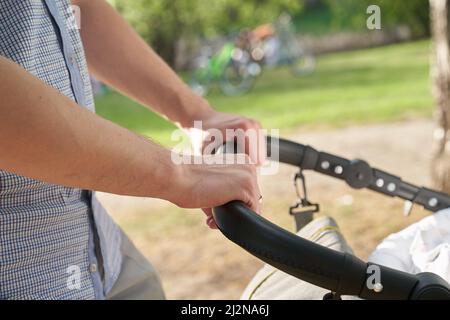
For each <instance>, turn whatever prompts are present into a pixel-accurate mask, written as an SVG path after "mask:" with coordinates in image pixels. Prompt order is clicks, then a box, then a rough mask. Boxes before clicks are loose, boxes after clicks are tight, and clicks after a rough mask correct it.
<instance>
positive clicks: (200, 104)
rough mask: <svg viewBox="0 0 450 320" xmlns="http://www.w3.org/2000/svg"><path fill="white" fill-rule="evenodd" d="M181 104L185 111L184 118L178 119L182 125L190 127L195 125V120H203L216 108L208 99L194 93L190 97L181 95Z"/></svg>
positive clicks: (186, 127)
mask: <svg viewBox="0 0 450 320" xmlns="http://www.w3.org/2000/svg"><path fill="white" fill-rule="evenodd" d="M180 105H181V106H182V110H183V111H184V112H182V113H183V116H182V119H180V121H178V123H179V124H180V126H181V127H182V128H185V129H190V128H192V127H193V126H194V122H195V121H203V120H206V119H208V118H209V117H211V116H212V115H213V114H214V112H215V111H214V109H213V108H212V107H211V106H210V105H209V103H208V101H206V100H205V99H204V98H202V97H199V96H197V95H195V94H194V93H192V96H190V97H186V96H184V97H180Z"/></svg>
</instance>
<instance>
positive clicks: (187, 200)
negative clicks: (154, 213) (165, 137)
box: [172, 155, 261, 229]
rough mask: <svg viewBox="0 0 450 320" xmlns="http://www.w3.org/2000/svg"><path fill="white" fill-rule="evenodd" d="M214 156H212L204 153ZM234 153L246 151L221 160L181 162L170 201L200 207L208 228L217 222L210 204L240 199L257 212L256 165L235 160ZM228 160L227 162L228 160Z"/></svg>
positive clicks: (218, 204) (245, 157) (246, 161)
mask: <svg viewBox="0 0 450 320" xmlns="http://www.w3.org/2000/svg"><path fill="white" fill-rule="evenodd" d="M207 157H215V156H205V157H204V159H206V158H207ZM237 157H241V158H240V159H242V158H244V159H245V163H250V160H249V158H248V157H247V156H246V155H227V156H226V157H225V158H226V161H225V162H224V163H225V164H201V165H198V164H185V165H180V171H179V172H180V173H179V177H180V180H179V182H178V183H177V188H176V190H175V194H174V197H175V198H174V200H172V202H173V203H175V204H176V205H178V206H180V207H182V208H203V211H204V212H205V213H206V215H207V224H208V226H209V227H210V228H212V229H216V228H217V226H216V224H215V222H214V219H213V217H212V209H211V208H214V207H217V206H220V205H223V204H226V203H228V202H230V201H233V200H240V201H242V202H244V203H245V204H246V205H247V206H248V207H249V208H250V209H252V210H253V211H255V212H257V213H260V198H261V193H260V190H259V187H258V183H257V173H256V166H255V165H252V164H236V163H241V162H237V161H236V159H237ZM230 163H231V164H230Z"/></svg>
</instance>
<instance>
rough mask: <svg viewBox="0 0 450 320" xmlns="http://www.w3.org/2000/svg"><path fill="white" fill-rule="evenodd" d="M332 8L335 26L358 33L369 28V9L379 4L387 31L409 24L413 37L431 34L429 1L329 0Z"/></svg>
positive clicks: (328, 2)
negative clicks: (367, 20)
mask: <svg viewBox="0 0 450 320" xmlns="http://www.w3.org/2000/svg"><path fill="white" fill-rule="evenodd" d="M326 3H327V4H328V6H329V7H330V9H331V11H332V14H333V17H334V24H335V25H336V26H337V27H340V28H342V27H347V28H352V29H356V30H358V31H359V30H364V29H365V28H366V19H367V14H366V9H367V7H368V6H370V5H373V4H376V5H378V6H379V7H380V9H381V16H382V26H383V28H384V29H389V28H392V27H396V26H398V25H406V26H408V27H409V29H410V30H411V33H412V35H413V36H414V37H423V36H426V35H428V34H429V29H430V22H429V3H428V1H426V0H408V1H405V0H376V1H374V0H326Z"/></svg>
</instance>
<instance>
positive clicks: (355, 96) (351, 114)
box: [96, 0, 439, 299]
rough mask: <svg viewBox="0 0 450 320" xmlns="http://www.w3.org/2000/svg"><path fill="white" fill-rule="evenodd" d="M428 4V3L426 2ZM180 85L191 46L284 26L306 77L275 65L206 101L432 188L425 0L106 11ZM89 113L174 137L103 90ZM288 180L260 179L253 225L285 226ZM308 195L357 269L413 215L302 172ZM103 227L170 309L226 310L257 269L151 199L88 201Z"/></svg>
mask: <svg viewBox="0 0 450 320" xmlns="http://www.w3.org/2000/svg"><path fill="white" fill-rule="evenodd" d="M438 1H439V0H438ZM110 3H111V4H113V5H114V6H115V7H116V8H117V9H118V10H119V11H120V12H121V13H123V15H124V16H125V18H126V19H127V20H128V21H129V22H130V23H131V24H132V25H133V26H134V27H135V28H136V30H137V31H138V32H139V33H140V34H141V35H142V36H143V37H144V39H145V40H146V41H148V43H149V44H151V45H152V47H153V48H154V49H155V50H156V51H157V52H158V53H159V54H161V56H162V57H163V58H164V59H165V60H166V61H167V63H169V64H170V65H171V66H172V67H173V68H174V69H176V71H177V72H179V74H180V76H182V77H183V78H184V79H186V80H188V79H189V74H190V64H189V62H190V61H191V60H192V59H193V58H194V57H195V55H196V54H197V53H198V51H199V50H200V48H201V47H202V45H204V43H209V42H214V41H216V42H219V43H220V41H221V39H224V38H226V37H230V36H233V35H236V34H237V33H238V32H239V30H241V29H242V28H253V27H256V26H257V25H259V24H261V23H270V22H273V21H274V20H275V19H276V18H277V17H278V16H279V15H280V14H281V13H283V12H287V13H289V14H290V15H291V16H292V17H293V21H294V25H295V31H296V35H297V37H298V38H299V39H301V40H302V41H303V43H305V45H306V46H308V47H309V48H310V49H311V50H312V51H313V52H314V53H315V54H316V55H317V67H316V70H315V71H314V73H313V74H311V75H309V76H307V77H294V76H293V75H292V73H291V72H290V71H289V70H288V68H287V67H280V68H275V69H272V70H265V71H264V72H263V74H262V75H261V77H259V78H258V80H257V82H256V84H255V86H254V88H253V89H252V90H251V91H250V92H248V93H247V94H245V95H241V96H236V97H228V96H224V95H223V94H222V93H221V92H220V91H219V90H213V91H212V92H211V93H210V94H209V95H208V96H207V99H208V101H209V102H210V103H211V104H212V105H213V106H215V108H217V109H218V110H220V111H224V112H232V113H238V114H242V115H245V116H248V117H253V118H256V119H258V120H259V121H260V122H261V123H262V125H263V126H264V127H265V128H267V129H279V130H280V134H281V136H283V137H286V138H289V139H292V140H295V141H298V142H300V143H305V144H311V145H312V146H314V147H315V148H317V149H319V150H324V151H327V152H332V153H336V154H338V155H342V156H345V157H348V158H362V159H365V160H367V161H369V163H370V164H372V165H373V166H376V167H379V168H381V169H384V170H386V171H388V172H391V173H394V174H396V175H399V176H401V177H402V178H403V179H404V180H406V181H408V182H412V183H415V184H419V185H426V186H433V181H432V179H431V176H432V175H431V174H430V173H431V172H432V171H433V170H432V167H433V165H432V164H433V159H434V157H435V154H434V153H433V152H434V151H433V150H434V149H433V145H434V144H435V141H434V136H433V133H434V132H435V129H436V127H439V123H437V122H436V121H437V120H439V119H437V120H436V116H435V117H433V115H436V112H435V110H437V109H438V108H439V104H438V106H436V103H435V99H433V94H432V92H433V90H432V88H433V81H432V77H430V66H431V65H432V63H433V46H432V40H431V28H430V4H429V2H428V0H409V1H402V0H370V1H366V0H278V1H277V0H265V1H257V0H245V1H242V0H210V1H204V0H171V1H169V0H133V1H131V0H110ZM371 4H376V5H378V6H379V7H380V9H381V26H382V28H381V30H369V29H368V28H367V25H366V20H367V18H368V16H369V15H368V14H367V12H366V9H367V7H368V6H369V5H371ZM96 107H97V111H98V113H99V114H100V115H101V116H103V117H105V118H107V119H110V120H112V121H114V122H116V123H118V124H120V125H122V126H124V127H126V128H128V129H130V130H133V131H135V132H137V133H140V134H142V135H144V136H147V137H149V138H151V139H153V140H155V141H157V142H159V143H161V144H163V145H165V146H168V147H170V146H172V145H173V144H174V142H173V141H171V139H170V137H171V133H172V131H173V130H174V129H175V127H174V126H173V125H172V124H170V123H168V122H167V121H165V120H164V119H162V118H160V117H159V116H158V115H156V114H154V113H152V112H150V111H148V110H147V109H145V108H144V107H142V106H140V105H139V104H137V103H136V102H133V101H131V100H129V99H128V98H126V97H123V96H122V95H121V94H120V93H117V92H114V91H113V90H111V89H108V90H106V91H104V92H103V93H101V94H99V95H98V96H97V98H96ZM294 173H295V170H294V169H292V168H287V167H284V166H283V167H281V169H280V172H279V174H278V175H277V176H275V177H270V176H266V177H261V188H262V191H263V195H264V207H263V214H264V216H266V217H267V218H269V219H270V220H272V221H274V222H275V223H277V224H280V225H281V226H283V227H285V228H288V229H290V230H292V229H293V221H292V219H291V217H290V216H289V214H288V208H289V206H290V205H291V204H292V203H293V201H294V200H295V191H294V189H293V187H292V181H291V179H292V176H293V174H294ZM307 183H308V186H309V195H310V198H311V199H312V200H314V201H316V202H319V203H320V204H321V208H322V209H321V212H322V214H326V215H331V216H333V217H335V218H336V220H337V221H338V223H339V224H340V226H341V229H342V232H343V234H344V235H345V236H346V237H347V239H348V241H349V243H350V244H351V245H352V246H353V248H354V250H355V253H356V254H357V255H358V256H360V257H362V258H364V259H366V258H367V257H368V255H369V254H370V252H371V251H372V250H373V249H374V248H375V246H376V244H377V243H378V242H379V241H380V240H381V239H383V238H384V237H385V236H387V235H388V234H390V233H392V232H395V231H398V230H400V229H401V228H403V227H405V226H407V225H409V224H411V223H413V222H415V221H417V220H419V219H420V218H422V217H424V216H425V215H426V214H427V213H426V212H425V211H423V210H421V209H420V208H415V209H414V211H413V214H412V215H411V216H410V217H404V216H403V214H402V212H403V203H402V202H401V201H400V200H395V199H391V198H388V197H383V196H381V195H378V194H374V193H373V192H370V191H355V190H352V189H350V188H349V187H347V186H346V185H345V184H344V183H343V182H340V181H337V180H334V179H331V178H327V177H323V176H320V175H318V174H314V173H307ZM100 198H101V201H102V202H103V204H104V205H105V207H106V208H107V209H108V210H109V212H110V213H111V215H112V216H113V218H114V219H115V221H117V222H118V224H119V225H120V226H121V227H122V228H123V229H124V230H125V232H126V233H127V234H128V235H129V236H130V238H131V239H132V240H133V241H134V242H135V244H136V245H137V247H138V248H139V249H140V250H142V252H143V253H144V255H145V256H146V257H147V258H149V259H150V260H151V261H152V262H153V264H154V265H155V266H156V268H157V269H158V271H159V272H160V274H161V277H162V280H163V285H164V288H165V290H166V293H167V297H168V298H170V299H237V298H239V297H240V294H241V293H242V291H243V289H244V288H245V286H246V284H247V283H248V281H249V280H250V279H251V277H252V276H253V275H254V273H255V272H256V271H257V270H258V269H259V268H260V267H261V266H262V263H261V262H260V261H259V260H257V259H256V258H253V257H252V256H250V255H249V254H248V253H246V252H245V251H243V250H242V249H240V248H238V247H237V246H235V245H234V244H232V243H231V242H229V241H228V240H226V239H225V238H224V237H223V236H222V235H221V234H220V233H219V232H217V231H210V230H208V228H207V227H206V224H205V221H204V216H203V214H202V213H201V212H200V211H199V210H184V209H179V208H177V207H175V206H174V205H172V204H170V203H166V202H164V201H160V200H156V199H142V198H133V197H122V196H116V195H110V194H101V195H100Z"/></svg>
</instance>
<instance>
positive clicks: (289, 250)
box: [213, 137, 450, 300]
mask: <svg viewBox="0 0 450 320" xmlns="http://www.w3.org/2000/svg"><path fill="white" fill-rule="evenodd" d="M227 149H228V148H227V146H225V152H226V151H227ZM267 149H268V158H269V160H273V161H276V160H278V161H279V162H281V163H286V164H290V165H293V166H296V167H299V168H300V169H301V170H314V171H317V172H319V173H322V174H325V175H328V176H331V177H334V178H338V179H341V180H344V181H345V182H346V183H347V184H348V185H349V186H350V187H352V188H355V189H362V188H368V189H370V190H373V191H375V192H378V193H381V194H384V195H387V196H390V197H399V198H402V199H404V200H407V201H410V202H411V203H416V204H419V205H421V206H423V207H424V208H425V209H427V210H429V211H431V212H436V211H439V210H441V209H445V208H448V207H450V195H447V194H445V193H442V192H438V191H435V190H432V189H428V188H425V187H419V186H415V185H413V184H411V183H407V182H404V181H403V180H402V179H401V178H399V177H397V176H395V175H392V174H390V173H388V172H386V171H382V170H379V169H376V168H372V167H371V166H370V165H369V164H368V163H367V162H366V161H364V160H359V159H356V160H348V159H345V158H342V157H339V156H336V155H333V154H330V153H326V152H321V151H317V150H316V149H314V148H312V147H310V146H305V145H302V144H299V143H296V142H292V141H289V140H285V139H278V138H272V137H267ZM228 150H229V149H228ZM232 150H235V148H234V146H233V149H232ZM274 154H276V155H278V156H279V159H274V158H273V156H272V155H274ZM213 215H214V219H215V221H216V223H217V225H218V227H219V229H220V231H221V232H222V233H223V234H224V235H225V236H226V237H227V238H228V239H229V240H231V241H232V242H234V243H236V244H237V245H239V246H240V247H242V248H243V249H245V250H246V251H248V252H250V253H251V254H252V255H254V256H256V257H258V258H259V259H261V260H263V261H264V262H266V263H268V264H270V265H272V266H274V267H275V268H277V269H280V270H282V271H284V272H286V273H288V274H290V275H292V276H294V277H297V278H299V279H301V280H304V281H306V282H309V283H311V284H314V285H317V286H319V287H322V288H325V289H328V290H330V293H329V294H327V295H325V296H324V299H339V298H340V297H341V296H342V295H352V296H358V297H360V298H363V299H402V300H409V299H411V300H422V299H450V285H449V284H448V283H447V282H446V281H445V280H444V279H442V278H441V277H439V276H438V275H436V274H433V273H429V272H424V273H419V274H417V275H413V274H409V273H406V272H402V271H399V270H395V269H391V268H388V267H386V266H382V265H378V264H374V263H370V262H369V263H366V262H363V261H362V260H360V259H359V258H357V257H355V256H354V255H351V254H349V253H342V252H337V251H334V250H332V249H329V248H326V247H323V246H320V245H318V244H316V243H313V242H311V241H308V240H306V239H303V238H301V237H298V236H296V235H295V234H293V233H291V232H289V231H286V230H284V229H282V228H280V227H279V226H277V225H275V224H273V223H271V222H270V221H268V220H266V219H265V218H263V217H261V216H259V215H257V214H256V213H255V212H253V211H252V210H250V209H249V208H248V207H246V206H245V205H244V204H243V203H242V202H239V201H233V202H230V203H228V204H225V205H223V206H220V207H217V208H214V209H213ZM373 270H378V272H379V273H380V276H381V281H380V283H375V284H374V285H369V282H370V281H371V275H372V273H373Z"/></svg>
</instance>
